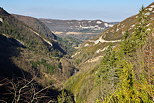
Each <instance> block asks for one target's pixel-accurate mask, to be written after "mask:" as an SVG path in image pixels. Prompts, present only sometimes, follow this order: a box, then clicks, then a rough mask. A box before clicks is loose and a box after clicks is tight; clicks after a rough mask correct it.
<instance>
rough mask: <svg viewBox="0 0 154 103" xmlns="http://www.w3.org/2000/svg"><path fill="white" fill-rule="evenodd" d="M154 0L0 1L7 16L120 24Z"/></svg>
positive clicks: (0, 5)
mask: <svg viewBox="0 0 154 103" xmlns="http://www.w3.org/2000/svg"><path fill="white" fill-rule="evenodd" d="M152 2H153V0H0V7H2V8H4V9H5V10H7V11H8V12H9V13H13V14H20V15H25V16H32V17H36V18H48V19H63V20H70V19H71V20H72V19H77V20H83V19H84V20H95V19H101V20H103V21H108V22H119V21H122V20H124V19H126V18H128V17H130V16H132V15H135V14H137V13H138V11H139V10H140V8H141V7H142V5H144V6H145V7H146V6H148V5H149V4H151V3H152Z"/></svg>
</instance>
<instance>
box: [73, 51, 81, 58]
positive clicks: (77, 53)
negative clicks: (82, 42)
mask: <svg viewBox="0 0 154 103" xmlns="http://www.w3.org/2000/svg"><path fill="white" fill-rule="evenodd" d="M78 54H80V52H76V53H75V54H74V55H72V56H71V57H72V58H73V57H75V56H76V55H78Z"/></svg>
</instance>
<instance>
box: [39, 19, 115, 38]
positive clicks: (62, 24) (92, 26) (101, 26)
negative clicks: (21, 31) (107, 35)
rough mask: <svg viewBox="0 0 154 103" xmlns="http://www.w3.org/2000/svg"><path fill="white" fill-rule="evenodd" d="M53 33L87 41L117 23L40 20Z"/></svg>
mask: <svg viewBox="0 0 154 103" xmlns="http://www.w3.org/2000/svg"><path fill="white" fill-rule="evenodd" d="M40 20H41V21H42V22H43V23H45V24H46V25H47V26H48V27H49V28H50V30H51V31H53V32H54V33H55V34H57V35H58V36H61V37H74V38H76V39H79V40H87V39H89V38H92V37H94V36H96V35H98V34H100V33H101V32H102V31H103V30H105V29H107V28H109V27H112V26H113V25H114V24H116V22H111V23H108V22H103V21H101V20H81V21H79V20H54V19H40Z"/></svg>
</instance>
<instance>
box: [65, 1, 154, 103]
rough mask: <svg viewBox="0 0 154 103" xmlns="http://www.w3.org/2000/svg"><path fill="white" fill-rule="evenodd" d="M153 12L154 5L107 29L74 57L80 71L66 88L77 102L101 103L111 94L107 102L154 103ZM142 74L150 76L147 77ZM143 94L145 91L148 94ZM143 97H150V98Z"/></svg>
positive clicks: (84, 44) (81, 47)
mask: <svg viewBox="0 0 154 103" xmlns="http://www.w3.org/2000/svg"><path fill="white" fill-rule="evenodd" d="M153 11H154V3H152V4H151V5H149V6H148V7H147V8H145V9H144V10H143V12H140V14H138V15H135V16H132V17H130V18H128V19H126V20H124V21H122V22H120V23H118V24H116V25H114V26H113V27H111V28H109V29H107V30H105V31H104V32H103V33H102V34H101V35H100V36H98V37H97V38H96V39H93V40H87V41H86V42H85V43H83V44H82V45H81V46H80V47H79V49H78V51H77V52H76V53H74V55H72V58H73V60H74V62H76V64H77V66H78V68H80V70H79V72H78V73H77V74H76V75H75V76H73V77H71V78H70V79H69V80H68V81H67V82H66V84H65V86H64V88H66V89H67V90H69V91H71V92H72V93H73V94H74V97H75V101H76V103H82V102H83V103H95V102H98V103H101V102H102V101H104V102H105V99H106V98H107V96H109V95H111V97H109V100H107V101H106V102H105V103H110V102H111V103H114V101H115V102H118V101H116V100H119V101H120V99H121V100H126V99H130V100H132V98H133V99H134V98H135V99H134V101H140V100H141V101H142V100H143V101H144V100H147V101H149V103H151V102H152V99H149V98H148V96H150V98H154V94H153V92H152V90H151V89H152V88H153V86H152V85H153V78H154V77H153V74H154V70H153V67H154V61H153V55H154V51H153V50H154V49H153V48H154V42H153V41H154V35H153V34H154V32H153V27H154V22H153V18H154V12H153ZM142 38H143V39H142ZM144 40H145V41H144ZM120 70H121V71H120ZM119 71H120V72H119ZM128 71H129V72H128ZM129 73H130V74H129ZM132 75H133V76H132ZM134 75H135V76H134ZM140 75H142V76H143V75H144V76H145V75H146V76H145V77H146V78H145V77H144V76H143V77H140ZM127 76H128V78H126V77H127ZM131 78H133V79H131ZM143 79H144V80H143ZM127 80H128V81H127ZM146 80H147V81H148V82H147V81H146ZM120 81H122V82H120ZM130 82H131V83H130ZM124 83H125V84H124ZM129 83H130V84H129ZM131 84H132V85H131ZM137 85H138V86H137ZM127 86H128V87H129V86H130V88H133V89H134V91H133V90H131V89H128V88H127ZM118 87H119V88H120V87H121V89H119V88H118ZM145 88H148V89H145ZM150 88H151V89H150ZM135 90H136V91H135ZM118 91H119V92H118ZM132 91H133V92H134V94H133V93H132ZM140 91H144V93H145V94H142V93H141V92H140ZM147 92H148V93H147ZM122 93H123V94H122ZM127 93H128V94H127ZM129 93H130V94H129ZM131 93H132V94H131ZM136 93H138V97H137V96H136V95H137V94H136ZM146 94H147V95H148V96H147V95H146ZM143 95H144V96H145V95H146V96H145V97H146V99H145V98H144V97H142V96H143ZM120 96H121V97H120ZM125 96H126V98H125ZM131 96H134V97H131ZM135 96H136V97H135ZM112 97H113V99H112V100H111V101H110V99H111V98H112ZM122 98H123V99H122ZM143 98H144V99H143ZM125 102H126V103H127V102H130V101H125Z"/></svg>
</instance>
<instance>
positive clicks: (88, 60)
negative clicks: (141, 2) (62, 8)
mask: <svg viewBox="0 0 154 103" xmlns="http://www.w3.org/2000/svg"><path fill="white" fill-rule="evenodd" d="M153 28H154V3H152V4H150V5H149V6H147V7H145V8H144V7H142V8H141V9H140V11H139V13H138V14H136V15H134V16H131V17H129V18H127V19H125V20H123V21H121V22H104V21H102V20H58V19H44V18H41V19H38V18H35V17H30V16H23V15H17V14H11V13H8V12H7V11H6V10H5V9H3V8H0V102H2V103H10V102H12V103H153V102H154V91H153V90H154V30H153Z"/></svg>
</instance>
